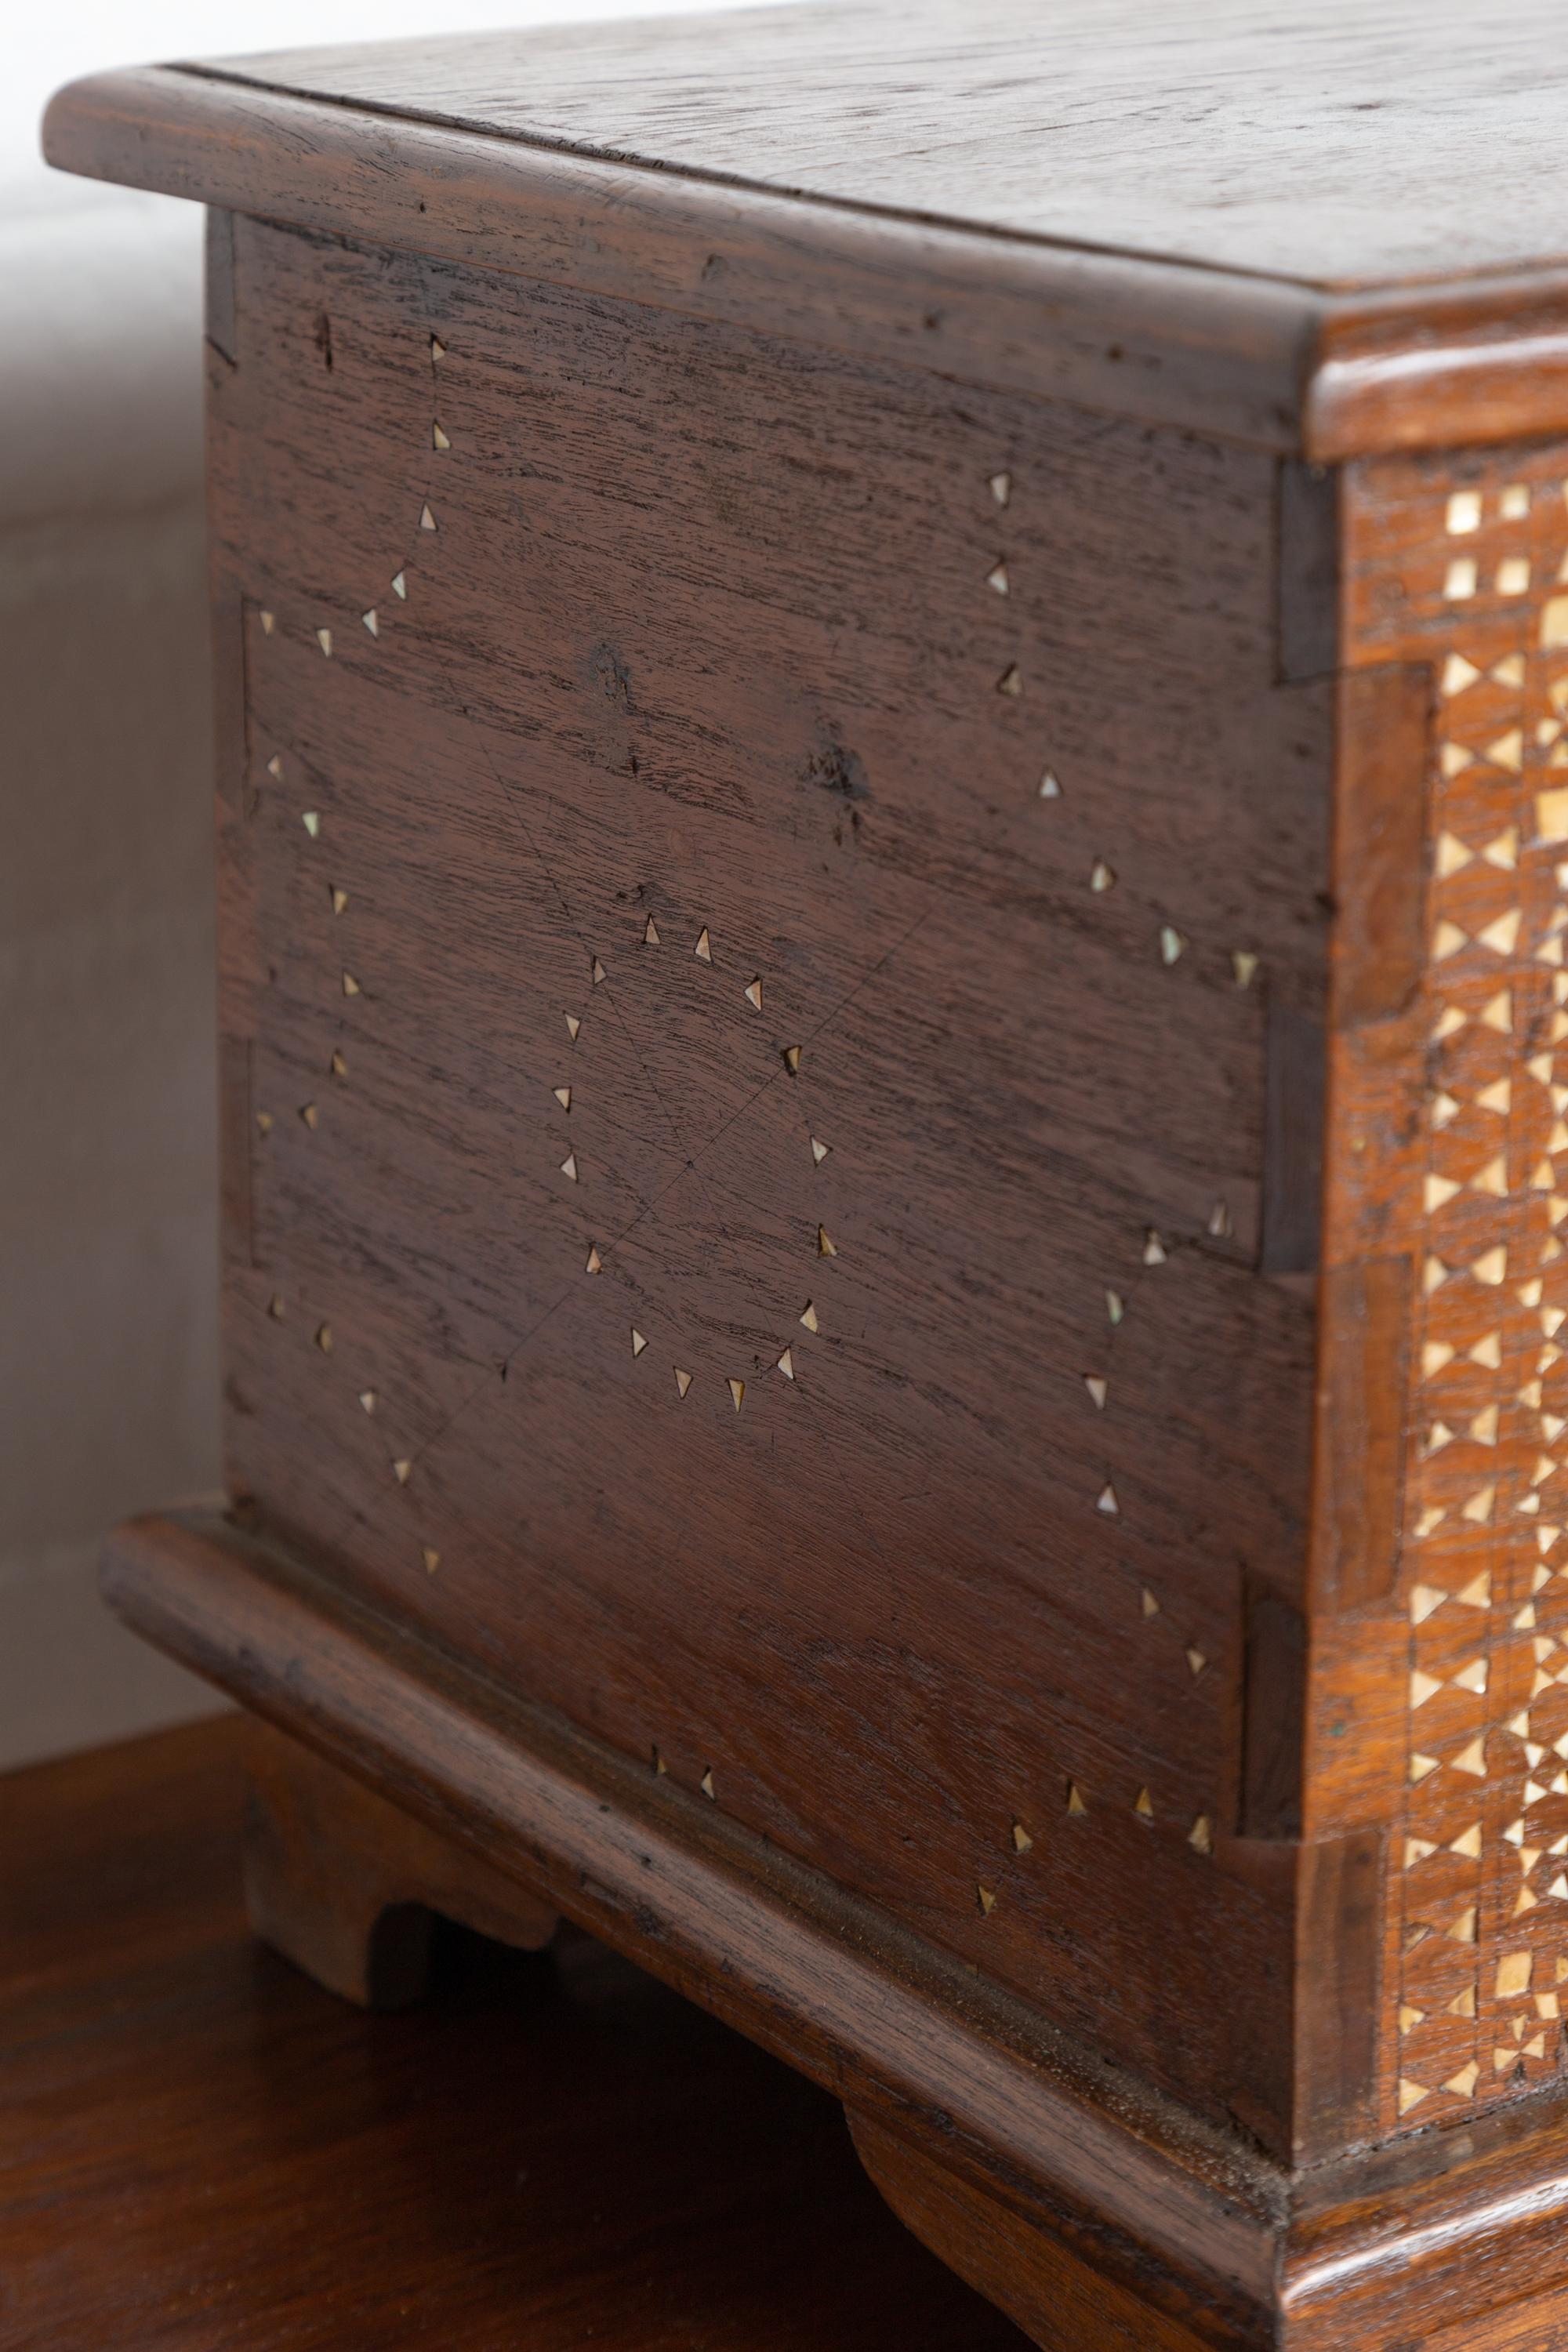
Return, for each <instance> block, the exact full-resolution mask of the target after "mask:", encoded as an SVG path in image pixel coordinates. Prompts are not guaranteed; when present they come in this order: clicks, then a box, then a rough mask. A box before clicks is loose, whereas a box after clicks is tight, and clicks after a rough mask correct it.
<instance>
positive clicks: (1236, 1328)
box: [213, 223, 1328, 2112]
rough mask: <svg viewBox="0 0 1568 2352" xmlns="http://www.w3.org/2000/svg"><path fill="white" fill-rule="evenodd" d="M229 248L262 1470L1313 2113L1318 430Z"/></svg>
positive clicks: (565, 1662)
mask: <svg viewBox="0 0 1568 2352" xmlns="http://www.w3.org/2000/svg"><path fill="white" fill-rule="evenodd" d="M236 252H237V263H236V283H237V299H236V314H237V324H236V328H235V351H234V354H233V359H232V363H231V362H230V361H229V360H227V359H226V360H223V361H221V362H215V368H216V399H215V404H214V428H213V430H214V445H213V488H214V517H215V530H216V534H217V541H218V550H217V564H218V576H219V583H220V584H219V594H220V601H221V599H222V598H224V597H225V596H228V597H230V598H231V600H232V604H233V610H234V615H235V618H234V627H235V631H236V633H237V637H238V639H239V640H241V641H242V644H243V665H244V699H245V742H246V755H245V772H244V775H243V777H237V778H236V779H234V780H233V781H232V788H231V789H230V791H229V793H228V796H227V800H226V809H225V820H224V829H225V839H226V859H227V868H228V885H227V908H228V911H227V916H226V927H225V956H226V1013H225V1027H226V1033H227V1035H228V1037H229V1040H230V1044H229V1047H228V1066H229V1068H230V1071H231V1078H232V1083H231V1090H230V1101H231V1107H232V1108H233V1114H234V1115H233V1116H232V1118H231V1119H230V1123H229V1149H228V1176H229V1183H228V1191H229V1199H230V1203H231V1234H230V1244H231V1250H230V1268H229V1276H228V1283H227V1349H228V1360H229V1383H228V1402H229V1423H228V1427H229V1446H230V1459H231V1467H232V1475H233V1478H234V1481H235V1483H236V1485H237V1487H238V1488H239V1489H241V1490H243V1491H244V1492H245V1493H246V1494H247V1495H248V1496H251V1497H252V1498H253V1499H254V1502H255V1505H256V1507H257V1508H258V1511H259V1512H260V1513H261V1515H262V1516H263V1517H265V1519H266V1520H268V1522H269V1523H271V1524H273V1525H275V1526H277V1527H279V1528H281V1529H284V1530H287V1531H288V1532H289V1534H290V1536H291V1537H292V1538H294V1539H295V1540H297V1541H299V1542H300V1544H302V1545H303V1546H305V1547H306V1548H308V1549H310V1552H311V1553H312V1554H313V1555H314V1556H315V1557H317V1558H318V1559H323V1560H325V1561H328V1562H330V1563H331V1565H332V1567H333V1570H334V1572H335V1573H337V1574H339V1575H340V1576H342V1578H343V1579H344V1580H349V1581H351V1582H352V1583H353V1585H354V1586H356V1587H357V1588H358V1589H361V1590H363V1591H368V1592H370V1593H372V1594H373V1595H374V1596H377V1597H379V1598H380V1599H381V1600H382V1601H384V1602H385V1603H387V1604H388V1605H390V1606H391V1607H393V1608H394V1609H395V1612H397V1613H398V1615H399V1616H400V1617H402V1618H403V1619H405V1621H412V1622H416V1623H418V1624H421V1625H423V1626H425V1627H426V1628H427V1629H428V1630H429V1631H430V1632H431V1633H434V1634H435V1635H436V1636H437V1637H438V1638H439V1639H440V1640H441V1641H442V1642H443V1643H447V1644H448V1645H450V1646H452V1647H454V1648H456V1649H458V1650H460V1651H461V1652H463V1653H465V1654H468V1655H469V1656H471V1657H473V1658H476V1659H478V1660H479V1661H480V1662H481V1663H482V1664H485V1665H487V1666H488V1667H489V1668H490V1669H492V1670H493V1671H494V1672H496V1673H497V1674H498V1675H502V1676H504V1678H505V1679H506V1680H507V1681H508V1682H509V1683H510V1684H512V1685H514V1686H516V1687H519V1688H521V1689H523V1690H525V1691H526V1692H527V1693H528V1694H529V1695H531V1696H534V1697H537V1698H542V1699H544V1700H548V1701H550V1702H552V1703H553V1704H555V1705H557V1706H561V1707H562V1708H563V1709H565V1710H566V1711H567V1712H568V1713H569V1714H570V1715H571V1716H572V1717H574V1718H575V1719H576V1720H577V1721H578V1722H579V1723H580V1724H582V1725H584V1726H585V1727H588V1728H590V1729H591V1730H593V1731H595V1732H596V1733H597V1734H599V1735H600V1736H602V1737H603V1738H605V1739H606V1740H608V1741H611V1742H613V1743H614V1744H615V1745H616V1747H618V1748H621V1749H623V1750H625V1751H627V1752H630V1753H632V1754H634V1755H639V1756H641V1757H644V1758H646V1759H647V1761H648V1767H649V1769H650V1770H654V1769H657V1770H660V1771H666V1770H667V1771H668V1772H670V1773H672V1774H674V1775H676V1776H677V1777H678V1778H679V1779H680V1780H683V1781H684V1782H685V1783H686V1784H687V1785H688V1786H689V1787H690V1788H692V1789H693V1790H698V1789H700V1790H703V1791H705V1792H706V1793H707V1794H708V1795H710V1797H711V1799H712V1801H714V1802H715V1803H716V1804H718V1805H721V1806H722V1807H724V1808H725V1809H726V1810H727V1811H731V1813H732V1814H733V1815H734V1816H735V1817H736V1818H738V1819H739V1820H740V1821H742V1822H744V1823H745V1824H747V1825H748V1826H750V1827H752V1828H753V1829H755V1830H756V1831H758V1832H762V1833H763V1834H765V1835H766V1836H768V1837H770V1838H773V1839H774V1840H776V1841H778V1842H779V1843H782V1844H784V1845H785V1846H787V1847H788V1848H790V1849H791V1850H792V1851H794V1852H795V1853H799V1854H801V1855H803V1856H804V1857H805V1858H806V1859H808V1860H810V1861H812V1862H814V1863H816V1864H819V1865H820V1866H822V1867H823V1868H824V1869H826V1871H828V1872H829V1873H831V1874H833V1875H834V1876H836V1877H837V1878H838V1879H840V1880H842V1881H845V1882H847V1883H850V1884H853V1885H856V1886H857V1887H858V1888H859V1889H861V1890H862V1891H863V1892H865V1893H867V1894H868V1895H871V1896H872V1897H874V1898H875V1899H876V1900H878V1901H879V1903H881V1904H882V1905H884V1906H886V1908H887V1910H888V1911H889V1913H890V1914H892V1915H894V1916H897V1917H898V1918H900V1920H901V1921H903V1922H904V1923H905V1924H907V1925H909V1926H910V1927H914V1928H915V1929H917V1930H918V1931H920V1932H921V1933H922V1934H924V1935H926V1936H928V1937H931V1938H933V1939H934V1940H936V1941H938V1942H940V1943H941V1944H942V1945H943V1946H945V1947H946V1948H949V1949H951V1950H954V1951H957V1952H959V1953H960V1954H962V1955H963V1956H964V1957H965V1958H969V1959H971V1960H973V1963H974V1964H975V1965H976V1966H977V1967H979V1968H981V1969H984V1970H985V1971H987V1972H988V1973H991V1974H994V1976H996V1977H997V1978H998V1979H1002V1980H1005V1982H1007V1983H1008V1984H1010V1985H1012V1986H1014V1987H1016V1988H1017V1989H1019V1990H1022V1991H1024V1992H1025V1993H1026V1994H1027V1995H1028V1996H1029V1997H1030V1998H1031V1999H1034V2000H1038V2001H1040V2002H1041V2003H1042V2004H1043V2005H1046V2006H1047V2007H1048V2008H1049V2009H1050V2011H1052V2013H1053V2014H1054V2015H1056V2016H1057V2017H1058V2018H1060V2019H1061V2020H1062V2021H1065V2022H1068V2023H1070V2024H1073V2025H1075V2026H1077V2027H1079V2029H1081V2030H1083V2031H1086V2032H1090V2033H1092V2034H1095V2035H1097V2036H1098V2037H1099V2038H1100V2040H1101V2041H1103V2042H1108V2043H1110V2044H1111V2045H1113V2046H1115V2047H1117V2048H1119V2049H1121V2050H1122V2051H1123V2052H1124V2053H1127V2054H1128V2055H1130V2056H1131V2057H1133V2058H1135V2059H1136V2060H1138V2061H1139V2062H1140V2063H1144V2064H1145V2065H1147V2066H1148V2068H1149V2069H1150V2070H1151V2071H1152V2072H1153V2073H1155V2074H1158V2075H1160V2076H1161V2077H1162V2078H1163V2079H1164V2080H1166V2081H1167V2082H1170V2083H1172V2084H1174V2085H1175V2086H1176V2087H1178V2088H1184V2089H1185V2090H1187V2091H1188V2092H1189V2093H1192V2094H1193V2095H1201V2096H1202V2097H1203V2098H1204V2099H1205V2102H1206V2103H1208V2104H1210V2105H1220V2106H1223V2105H1226V2103H1234V2104H1235V2105H1237V2106H1238V2107H1241V2108H1243V2109H1247V2108H1248V2107H1250V2109H1251V2110H1252V2111H1254V2112H1257V2111H1259V2110H1264V2109H1268V2110H1272V2108H1273V2107H1274V2106H1276V2105H1278V2097H1277V2094H1278V2084H1277V2082H1276V2079H1275V2074H1276V2070H1277V2066H1278V2063H1279V2060H1280V2057H1281V2054H1282V2050H1283V2038H1284V2037H1283V2031H1282V2028H1281V2018H1282V2015H1283V2004H1284V2001H1285V1998H1286V1973H1287V1965H1288V1963H1287V1954H1288V1948H1289V1927H1288V1921H1287V1917H1286V1913H1287V1911H1288V1907H1289V1906H1288V1904H1287V1903H1286V1902H1285V1900H1284V1898H1283V1896H1282V1894H1281V1892H1280V1888H1279V1875H1278V1871H1277V1869H1276V1868H1275V1867H1274V1866H1273V1864H1272V1862H1271V1861H1270V1859H1269V1856H1268V1853H1266V1852H1265V1851H1264V1850H1262V1849H1260V1848H1258V1846H1257V1844H1256V1843H1255V1842H1254V1841H1253V1840H1252V1839H1250V1838H1247V1837H1242V1836H1238V1834H1237V1832H1238V1831H1239V1830H1241V1829H1242V1828H1243V1827H1246V1826H1248V1824H1247V1821H1246V1819H1245V1816H1246V1811H1247V1798H1246V1795H1245V1791H1244V1787H1243V1771H1242V1762H1241V1759H1242V1754H1243V1747H1244V1728H1245V1727H1244V1713H1245V1709H1244V1706H1243V1681H1244V1661H1245V1655H1246V1653H1247V1643H1248V1640H1249V1638H1250V1639H1251V1640H1252V1641H1253V1643H1254V1645H1255V1646H1256V1644H1257V1643H1258V1642H1259V1641H1261V1643H1263V1645H1264V1647H1265V1648H1268V1646H1269V1645H1270V1644H1271V1643H1277V1642H1278V1643H1283V1644H1284V1646H1285V1647H1286V1648H1288V1647H1289V1636H1288V1632H1286V1633H1279V1628H1280V1627H1285V1628H1287V1629H1288V1627H1289V1622H1290V1620H1291V1612H1292V1609H1293V1606H1294V1603H1295V1602H1296V1601H1297V1600H1298V1599H1299V1591H1300V1575H1301V1561H1302V1550H1303V1539H1304V1530H1303V1516H1304V1510H1305V1496H1306V1484H1307V1465H1306V1447H1307V1433H1308V1423H1309V1391H1310V1361H1309V1357H1310V1310H1309V1306H1308V1302H1307V1300H1306V1298H1305V1297H1304V1296H1303V1295H1302V1286H1301V1285H1300V1283H1299V1282H1298V1283H1292V1282H1289V1281H1280V1280H1277V1279H1274V1278H1272V1277H1270V1276H1261V1275H1260V1274H1259V1273H1258V1271H1257V1270H1256V1269H1257V1265H1258V1259H1259V1255H1260V1251H1262V1250H1264V1249H1265V1248H1266V1244H1265V1241H1264V1239H1263V1237H1262V1234H1261V1224H1262V1221H1263V1217H1264V1190H1265V1186H1264V1176H1265V1164H1264V1163H1265V1130H1266V1124H1267V1120H1266V1110H1267V1098H1268V1086H1267V1082H1266V1076H1267V1069H1268V1061H1269V1054H1270V1050H1271V1049H1270V1038H1271V1036H1272V1039H1273V1051H1274V1054H1275V1059H1276V1065H1277V1072H1278V1068H1279V1066H1286V1067H1288V1068H1290V1069H1293V1068H1294V1067H1295V1066H1296V1062H1300V1061H1301V1050H1300V1040H1301V1039H1303V1038H1304V1039H1306V1040H1308V1041H1309V1044H1308V1048H1307V1052H1306V1060H1307V1061H1310V1038H1311V1036H1312V1034H1313V1031H1314V1024H1315V1023H1316V1022H1317V1020H1318V1019H1319V1017H1320V1011H1321V965H1322V923H1323V912H1322V906H1321V884H1322V877H1323V874H1324V871H1325V851H1324V845H1323V840H1322V830H1323V823H1324V815H1323V812H1324V806H1325V800H1326V775H1327V767H1328V741H1327V737H1328V721H1327V711H1326V705H1325V697H1324V690H1323V689H1322V688H1319V687H1315V686H1307V687H1281V686H1280V685H1279V684H1278V683H1277V682H1276V651H1275V625H1274V595H1273V578H1274V520H1273V499H1274V473H1273V467H1272V465H1271V464H1270V463H1269V461H1268V460H1266V459H1264V458H1262V457H1258V456H1257V455H1254V454H1247V453H1241V452H1236V451H1227V450H1225V449H1223V448H1221V447H1219V446H1211V445H1205V444H1203V443H1199V442H1195V441H1193V440H1190V439H1184V438H1183V437H1181V436H1175V435H1169V436H1161V435H1158V434H1154V433H1150V432H1145V431H1142V430H1140V429H1137V428H1134V427H1131V426H1128V425H1122V424H1119V423H1115V422H1111V421H1108V420H1106V419H1104V418H1102V417H1098V416H1093V415H1088V414H1085V413H1081V412H1075V411H1072V410H1069V409H1065V408H1063V409H1052V408H1049V407H1046V406H1043V405H1040V404H1029V403H1026V402H1022V401H1011V400H1008V399H1005V398H1002V397H994V396H991V395H988V394H980V393H976V392H973V391H971V390H968V389H964V388H962V387H957V386H952V385H946V384H943V383H941V382H940V381H939V380H937V379H934V378H932V377H931V376H929V375H926V374H923V373H918V372H916V371H913V370H911V371H910V372H909V373H900V372H899V371H895V370H888V371H881V372H878V371H875V370H872V369H868V368H865V367H862V366H858V365H855V364H852V363H851V362H847V361H845V360H842V359H839V358H837V357H833V356H829V355H827V354H824V353H817V352H810V351H805V350H797V349H794V348H791V347H788V346H786V345H784V344H780V343H773V342H767V341H761V340H758V339H754V338H748V337H746V336H743V335H742V334H740V333H738V332H734V331H729V330H720V329H716V328H714V327H712V326H709V325H702V324H700V323H698V322H695V321H691V320H682V319H679V318H677V317H673V316H670V315H668V314H667V313H661V312H657V311H650V310H635V309H631V308H616V307H614V306H609V305H605V304H597V303H595V302H593V301H590V300H588V299H585V298H583V297H581V296H572V295H569V294H564V293H560V292H556V291H553V290H551V289H542V288H538V287H533V286H530V285H528V284H527V283H525V282H522V281H518V280H503V279H498V280H489V279H485V278H480V277H478V276H475V275H473V274H472V273H463V272H458V271H455V270H452V269H450V268H445V267H442V266H440V265H437V264H431V263H427V262H422V261H419V260H417V259H415V258H413V257H395V256H390V255H384V254H379V253H368V252H359V251H353V250H345V249H343V248H341V247H335V246H331V245H328V244H324V243H317V242H315V241H312V240H310V238H307V237H304V236H290V235H287V234H284V233H282V232H279V231H275V230H269V229H265V228H262V227H260V226H256V225H252V224H244V223H242V224H240V225H239V226H238V230H237V248H236ZM225 583H226V584H225ZM1281 1039H1283V1040H1284V1041H1285V1043H1284V1045H1283V1046H1282V1045H1281V1044H1280V1040H1281ZM1292 1040H1294V1041H1296V1043H1295V1044H1294V1045H1293V1044H1292V1043H1291V1041H1292ZM1281 1054H1283V1055H1284V1056H1285V1060H1284V1063H1283V1065H1282V1064H1281V1063H1280V1055H1281ZM1293 1054H1294V1055H1296V1062H1293V1061H1291V1059H1290V1056H1291V1055H1293ZM1302 1066H1303V1067H1304V1066H1305V1063H1304V1062H1303V1063H1302ZM1277 1091H1278V1088H1277ZM1277 1172H1278V1171H1276V1173H1277ZM1271 1213H1272V1212H1271ZM1260 1628H1261V1629H1262V1630H1261V1632H1260V1631H1259V1629H1260ZM1271 1628H1272V1629H1273V1630H1270V1629H1271ZM1260 1728H1261V1730H1263V1731H1265V1732H1266V1731H1267V1729H1268V1727H1259V1726H1258V1725H1257V1724H1255V1725H1254V1727H1253V1733H1254V1737H1255V1738H1256V1737H1257V1736H1258V1734H1259V1731H1260ZM1269 1826H1270V1827H1272V1828H1274V1829H1276V1830H1277V1829H1278V1828H1279V1826H1280V1822H1278V1821H1276V1822H1272V1823H1271V1824H1270V1825H1269ZM1221 1953H1223V1954H1224V1955H1225V1957H1224V1959H1223V1963H1222V1962H1221V1961H1220V1959H1219V1958H1218V1957H1217V1956H1218V1955H1219V1954H1221Z"/></svg>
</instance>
